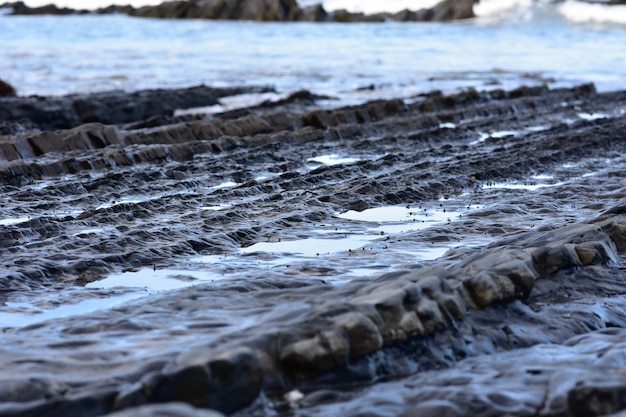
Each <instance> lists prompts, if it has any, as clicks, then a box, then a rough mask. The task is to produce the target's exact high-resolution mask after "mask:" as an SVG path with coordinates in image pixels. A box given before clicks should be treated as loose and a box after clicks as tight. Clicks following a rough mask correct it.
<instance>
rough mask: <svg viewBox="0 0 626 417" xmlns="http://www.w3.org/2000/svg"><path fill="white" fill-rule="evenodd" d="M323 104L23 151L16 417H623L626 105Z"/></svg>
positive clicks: (76, 136) (8, 234)
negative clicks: (389, 213)
mask: <svg viewBox="0 0 626 417" xmlns="http://www.w3.org/2000/svg"><path fill="white" fill-rule="evenodd" d="M316 99H317V98H316V97H314V96H312V95H308V94H306V93H303V92H301V93H299V94H297V95H294V96H292V97H291V98H290V99H286V100H283V101H278V102H274V103H271V102H266V103H264V104H263V105H259V106H254V107H249V108H245V109H239V110H236V111H230V112H227V113H222V114H215V115H204V116H196V117H191V116H186V118H180V116H174V115H170V116H167V117H159V118H152V117H150V118H149V119H147V120H139V119H136V120H127V119H124V120H121V121H116V122H115V124H108V123H102V122H100V123H88V124H82V125H79V126H77V127H73V128H71V129H65V130H41V129H42V127H41V126H40V125H38V124H37V123H39V122H38V121H37V120H30V119H28V116H26V115H24V116H23V118H22V119H20V120H21V121H19V122H16V123H19V124H20V126H21V130H17V131H11V132H10V133H8V134H4V135H3V136H1V137H0V158H2V160H3V161H4V162H2V163H0V188H1V189H2V205H1V206H0V214H1V215H0V234H1V239H0V245H1V246H0V265H1V268H2V269H3V271H4V272H3V276H2V279H1V280H0V296H1V297H2V301H3V305H2V307H0V324H2V327H3V333H2V334H1V336H0V338H1V343H0V358H2V359H1V366H0V382H1V383H0V415H2V416H40V415H81V416H101V415H115V416H123V415H163V416H170V415H171V416H187V415H194V416H195V415H197V416H204V415H207V416H208V415H219V414H218V413H223V414H228V415H237V416H270V415H303V416H328V415H331V416H332V415H337V416H339V415H341V416H349V415H376V416H418V415H419V416H429V415H432V416H440V415H451V416H457V415H458V416H489V415H511V416H555V415H564V416H565V415H573V416H578V415H580V416H582V415H585V416H600V415H609V414H612V413H619V412H621V411H622V410H624V409H626V403H625V402H624V401H623V397H624V396H623V393H624V390H626V385H625V384H624V380H623V378H622V370H623V367H624V366H625V364H624V355H623V351H624V344H625V343H626V330H625V329H626V308H624V305H626V304H625V301H626V299H625V295H626V285H625V284H624V282H625V281H624V279H625V278H626V272H625V271H626V269H625V267H624V265H625V264H624V262H625V260H626V258H625V256H626V255H624V253H625V251H626V208H625V207H626V206H625V204H626V201H625V200H624V196H625V195H626V182H625V181H624V172H625V171H626V169H625V168H626V157H625V156H624V155H626V152H625V151H626V140H625V139H626V138H625V137H624V134H625V133H624V132H626V129H625V127H626V92H610V93H597V92H596V91H595V89H594V87H593V86H592V85H583V86H580V87H576V88H568V89H552V90H550V89H548V88H546V87H520V88H518V89H516V90H512V91H502V90H494V91H490V92H477V91H474V90H467V91H463V92H460V93H457V94H452V95H442V94H441V93H438V92H433V93H430V94H427V95H423V96H419V97H414V98H413V99H411V100H399V99H396V100H380V101H374V102H368V103H364V104H361V105H357V106H351V107H342V108H328V107H320V106H318V104H316ZM59 100H61V101H62V100H63V99H61V98H60V99H59ZM103 113H104V111H103ZM149 116H152V115H148V116H147V117H149ZM141 117H144V116H143V115H141ZM141 117H140V118H141ZM32 125H35V126H34V127H33V126H32ZM386 209H393V210H396V211H398V210H399V211H400V212H401V213H402V217H401V219H400V220H396V221H389V220H388V219H386V218H385V216H386V214H385V213H386V212H385V211H384V210H386ZM376 210H381V211H376ZM368 213H374V214H370V215H369V217H366V216H365V215H367V214H368ZM437 219H438V220H437ZM441 255H442V256H441ZM163 275H165V277H164V276H163ZM141 277H144V278H141ZM105 278H106V279H105ZM112 278H114V279H116V280H117V281H115V282H116V284H115V285H106V283H107V282H108V281H107V280H109V279H112ZM142 279H143V280H142ZM162 282H167V283H168V285H169V286H168V287H167V288H162V289H164V291H158V289H159V288H160V287H158V286H157V284H158V283H162ZM143 287H145V288H143ZM165 289H169V290H167V291H165ZM115 300H117V304H115V302H116V301H115ZM107 302H108V303H109V304H106V303H107ZM102 303H105V304H102ZM92 305H95V306H99V307H102V306H104V307H107V308H106V309H102V310H97V309H95V308H93V307H89V306H92ZM64 309H65V310H64ZM72 309H74V310H72ZM79 313H81V314H79ZM55 314H56V315H55ZM54 317H57V318H54ZM44 318H50V319H51V320H47V321H45V320H44ZM208 410H215V411H208ZM157 413H158V414H157Z"/></svg>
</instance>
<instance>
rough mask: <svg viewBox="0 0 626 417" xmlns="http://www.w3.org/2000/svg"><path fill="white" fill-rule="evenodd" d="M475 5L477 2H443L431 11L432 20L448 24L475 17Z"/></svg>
mask: <svg viewBox="0 0 626 417" xmlns="http://www.w3.org/2000/svg"><path fill="white" fill-rule="evenodd" d="M475 3H477V0H443V1H442V2H440V3H438V4H437V5H436V6H435V7H433V8H432V9H431V10H432V17H431V19H430V20H432V21H435V22H446V21H450V20H460V19H469V18H472V17H475V15H474V4H475Z"/></svg>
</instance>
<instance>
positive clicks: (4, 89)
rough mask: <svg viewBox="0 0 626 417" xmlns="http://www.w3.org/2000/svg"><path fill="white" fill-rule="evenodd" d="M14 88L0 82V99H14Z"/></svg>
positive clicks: (4, 82)
mask: <svg viewBox="0 0 626 417" xmlns="http://www.w3.org/2000/svg"><path fill="white" fill-rule="evenodd" d="M16 95H17V93H16V92H15V88H13V86H12V85H11V84H9V83H7V82H6V81H3V80H0V97H15V96H16Z"/></svg>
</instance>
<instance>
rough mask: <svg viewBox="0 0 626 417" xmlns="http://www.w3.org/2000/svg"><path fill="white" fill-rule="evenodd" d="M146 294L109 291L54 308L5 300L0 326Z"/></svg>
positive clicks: (59, 315)
mask: <svg viewBox="0 0 626 417" xmlns="http://www.w3.org/2000/svg"><path fill="white" fill-rule="evenodd" d="M145 295H146V292H145V291H141V292H130V293H124V294H114V293H111V294H110V295H108V296H106V297H98V298H90V299H86V300H82V301H79V302H77V303H73V304H72V303H64V304H61V305H59V306H58V307H55V308H50V309H46V308H42V307H37V306H35V305H33V304H31V303H28V302H23V301H17V302H11V301H8V302H5V303H4V305H3V306H2V311H0V327H2V328H11V327H23V326H28V325H31V324H35V323H39V322H42V321H46V320H51V319H57V318H62V317H70V316H76V315H79V314H86V313H90V312H92V311H96V310H103V309H110V308H113V307H115V306H117V305H120V304H122V303H124V302H126V301H129V300H133V299H136V298H139V297H143V296H145Z"/></svg>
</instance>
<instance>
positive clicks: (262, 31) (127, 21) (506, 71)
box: [0, 0, 626, 104]
mask: <svg viewBox="0 0 626 417" xmlns="http://www.w3.org/2000/svg"><path fill="white" fill-rule="evenodd" d="M31 3H35V2H31ZM66 3H68V2H66ZM83 3H84V2H83ZM303 3H304V2H303ZM426 3H428V2H427V1H426V0H424V1H416V2H407V1H404V2H403V1H389V2H373V1H363V0H362V1H356V0H352V1H350V0H334V1H333V0H327V1H326V2H325V5H326V7H327V8H329V9H332V8H341V7H346V8H348V9H351V10H353V11H359V10H361V11H368V12H371V11H377V10H378V9H380V8H381V7H382V5H384V7H383V8H386V9H389V10H392V11H393V10H396V9H398V8H404V7H406V6H411V5H415V7H412V8H418V7H417V6H420V5H421V6H427V5H428V4H426ZM431 3H432V2H431ZM376 5H377V6H376ZM83 7H84V6H83ZM476 10H477V12H479V17H478V18H475V19H470V20H465V21H460V22H454V23H398V22H385V23H356V24H333V23H327V24H318V23H257V22H231V21H228V22H226V21H208V20H158V19H145V18H132V17H128V16H124V15H106V16H98V15H80V16H7V15H6V14H2V15H0V79H4V80H6V81H8V82H9V83H11V84H13V85H14V86H15V87H16V89H17V90H18V94H20V95H32V94H39V95H60V94H67V93H79V92H91V91H103V90H111V89H123V90H129V91H130V90H138V89H144V88H178V87H188V86H193V85H198V84H206V85H212V86H231V85H264V86H273V87H274V88H275V89H276V90H277V92H280V93H285V92H290V91H296V90H300V89H308V90H311V91H313V92H315V93H318V94H326V95H330V96H332V97H335V98H338V99H339V101H335V103H338V104H341V103H344V102H360V101H363V100H366V99H371V98H384V97H404V98H410V97H412V96H414V95H416V94H419V93H423V92H426V91H429V90H433V89H441V90H444V91H451V90H456V89H459V88H467V87H476V88H478V89H489V88H500V87H502V88H512V87H515V86H518V85H521V84H526V85H536V84H540V83H544V82H547V83H548V84H550V85H552V86H559V85H573V84H578V83H583V82H594V83H595V84H596V86H597V87H598V88H599V89H600V90H612V89H620V88H626V72H624V71H623V68H626V43H624V39H626V24H624V23H623V22H626V19H624V20H623V21H622V18H626V6H606V5H602V4H591V5H590V4H586V3H582V2H578V1H573V0H568V1H565V2H560V3H552V2H532V1H510V0H507V1H505V0H483V1H481V2H480V3H479V4H478V5H477V6H476ZM620 22H622V23H620Z"/></svg>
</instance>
